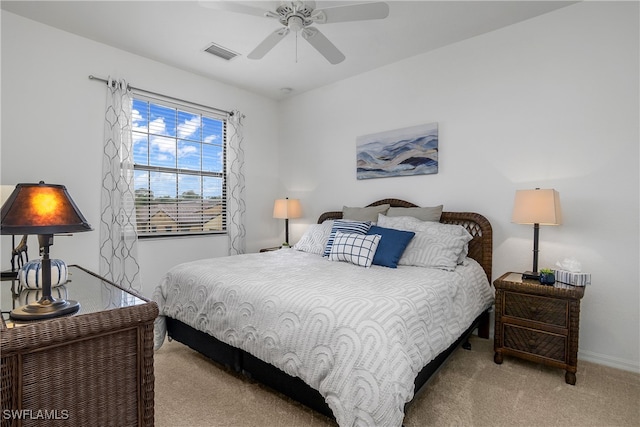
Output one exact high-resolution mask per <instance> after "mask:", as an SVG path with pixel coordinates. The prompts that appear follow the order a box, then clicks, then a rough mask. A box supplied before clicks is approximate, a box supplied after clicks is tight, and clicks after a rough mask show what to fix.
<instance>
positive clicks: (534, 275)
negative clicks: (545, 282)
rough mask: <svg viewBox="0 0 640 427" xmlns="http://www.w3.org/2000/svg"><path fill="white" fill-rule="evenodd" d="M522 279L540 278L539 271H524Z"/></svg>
mask: <svg viewBox="0 0 640 427" xmlns="http://www.w3.org/2000/svg"><path fill="white" fill-rule="evenodd" d="M522 280H540V273H538V272H537V271H536V272H533V271H525V272H524V273H522Z"/></svg>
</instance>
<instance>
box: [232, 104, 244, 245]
mask: <svg viewBox="0 0 640 427" xmlns="http://www.w3.org/2000/svg"><path fill="white" fill-rule="evenodd" d="M243 118H244V116H243V115H242V113H240V112H239V111H232V112H231V113H230V115H229V118H228V120H227V124H228V129H227V233H228V234H229V255H238V254H243V253H245V251H246V245H245V236H246V230H245V226H244V214H245V209H246V208H245V202H244V149H243V148H242V145H243V139H244V136H243V134H242V119H243Z"/></svg>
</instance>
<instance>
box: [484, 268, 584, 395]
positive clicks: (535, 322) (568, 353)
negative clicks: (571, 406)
mask: <svg viewBox="0 0 640 427" xmlns="http://www.w3.org/2000/svg"><path fill="white" fill-rule="evenodd" d="M493 284H494V286H495V289H496V315H495V341H494V350H495V355H494V361H495V363H497V364H501V363H502V361H503V356H504V355H505V354H506V355H510V356H517V357H520V358H523V359H527V360H531V361H533V362H540V363H544V364H547V365H550V366H555V367H558V368H561V369H564V370H566V373H565V381H566V382H567V384H571V385H575V383H576V374H575V373H576V370H577V367H578V334H579V326H580V300H581V299H582V297H583V296H584V287H577V286H570V285H564V284H558V283H557V284H556V285H554V286H545V285H541V284H540V283H539V282H537V281H535V280H522V274H521V273H506V274H504V275H502V276H501V277H500V278H498V279H496V280H495V281H494V282H493Z"/></svg>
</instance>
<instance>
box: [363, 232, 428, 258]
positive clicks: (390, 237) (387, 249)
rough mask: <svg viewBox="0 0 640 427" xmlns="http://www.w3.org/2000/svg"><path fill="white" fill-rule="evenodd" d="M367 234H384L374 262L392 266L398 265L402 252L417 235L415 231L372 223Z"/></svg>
mask: <svg viewBox="0 0 640 427" xmlns="http://www.w3.org/2000/svg"><path fill="white" fill-rule="evenodd" d="M367 234H379V235H380V236H382V238H381V239H380V243H378V249H377V250H376V254H375V255H374V256H373V264H376V265H382V266H384V267H390V268H396V267H398V261H400V257H401V256H402V253H403V252H404V250H405V248H406V247H407V245H408V244H409V242H410V241H411V239H413V236H415V235H416V233H414V232H413V231H402V230H396V229H393V228H384V227H378V226H377V225H372V226H371V228H370V229H369V231H368V232H367Z"/></svg>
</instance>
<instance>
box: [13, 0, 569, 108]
mask: <svg viewBox="0 0 640 427" xmlns="http://www.w3.org/2000/svg"><path fill="white" fill-rule="evenodd" d="M363 2H364V1H357V2H346V1H316V8H317V9H321V8H324V7H335V6H340V5H344V4H352V3H363ZM201 3H213V4H212V5H211V4H210V5H209V6H210V7H204V6H203V4H201ZM215 3H216V2H215V1H208V2H197V1H2V9H4V10H7V11H10V12H13V13H15V14H18V15H21V16H24V17H26V18H29V19H33V20H35V21H39V22H42V23H44V24H47V25H51V26H53V27H57V28H60V29H62V30H65V31H68V32H71V33H74V34H77V35H80V36H83V37H86V38H89V39H92V40H95V41H98V42H101V43H104V44H107V45H111V46H114V47H117V48H119V49H122V50H125V51H129V52H131V53H135V54H137V55H141V56H144V57H147V58H151V59H154V60H156V61H160V62H163V63H166V64H169V65H172V66H175V67H177V68H181V69H184V70H187V71H190V72H193V73H196V74H199V75H203V76H206V77H210V78H213V79H215V80H218V81H222V82H225V83H228V84H231V85H234V86H238V87H241V88H244V89H246V90H249V91H251V92H255V93H259V94H262V95H264V96H267V97H270V98H273V99H282V98H284V97H286V96H288V95H287V94H286V93H285V91H283V90H282V89H283V88H291V89H292V91H291V95H295V94H298V93H302V92H304V91H307V90H310V89H314V88H318V87H321V86H324V85H327V84H329V83H332V82H335V81H338V80H342V79H345V78H348V77H350V76H354V75H356V74H360V73H363V72H366V71H369V70H372V69H375V68H378V67H381V66H384V65H386V64H390V63H393V62H396V61H399V60H402V59H404V58H409V57H411V56H415V55H418V54H421V53H424V52H427V51H430V50H433V49H437V48H439V47H442V46H446V45H448V44H451V43H455V42H458V41H461V40H464V39H467V38H470V37H474V36H477V35H480V34H483V33H486V32H489V31H493V30H496V29H498V28H501V27H505V26H507V25H511V24H514V23H516V22H520V21H523V20H526V19H529V18H533V17H535V16H538V15H541V14H543V13H547V12H550V11H552V10H555V9H558V8H561V7H564V6H567V5H569V4H572V3H575V2H574V1H522V0H518V1H451V0H449V1H394V0H391V1H389V0H387V3H388V4H389V17H388V18H386V19H383V20H370V21H357V22H346V23H333V24H317V25H316V27H317V28H318V29H320V30H321V31H322V32H323V33H324V34H325V36H326V37H327V38H329V40H331V41H332V42H333V43H334V44H335V45H336V46H337V47H338V49H340V50H341V51H342V52H343V53H344V55H345V56H346V60H345V61H343V62H342V63H340V64H337V65H331V64H329V62H327V60H326V59H324V57H322V56H321V55H320V54H319V53H318V52H317V51H316V50H315V49H314V48H313V47H311V46H310V45H309V44H308V43H307V42H306V41H305V40H303V39H302V38H301V37H298V38H297V40H296V36H295V35H294V34H293V33H291V34H289V35H288V36H287V37H286V38H285V39H284V40H282V42H280V43H279V44H278V45H277V46H276V47H275V48H274V49H273V50H272V51H271V52H269V53H267V55H266V56H265V57H264V58H263V59H260V60H251V59H248V58H247V57H246V55H247V54H248V53H249V52H251V51H252V50H253V49H254V48H255V47H256V46H257V45H258V44H259V43H260V42H261V41H262V40H263V39H264V38H265V37H266V36H267V35H268V34H270V33H271V32H273V31H274V30H276V29H277V28H278V27H279V26H280V24H279V23H278V22H277V21H276V20H275V19H269V18H264V17H260V16H252V15H245V14H239V13H234V12H229V11H225V10H221V9H220V8H218V9H216V8H215V6H216V5H215ZM239 3H242V4H244V5H250V6H255V7H262V8H264V9H271V10H273V9H275V7H276V6H277V5H278V4H279V3H280V2H278V1H261V2H256V1H252V2H239ZM211 6H213V7H211ZM218 6H220V5H218ZM296 41H297V46H296ZM211 43H216V44H218V45H221V46H224V47H225V48H227V49H230V50H232V51H234V52H237V53H239V54H240V56H238V57H236V58H234V59H232V60H231V61H225V60H223V59H220V58H218V57H215V56H213V55H211V54H209V53H206V52H204V49H206V48H207V47H208V46H210V44H211ZM296 52H297V53H296ZM296 57H297V60H296ZM289 96H290V95H289Z"/></svg>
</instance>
